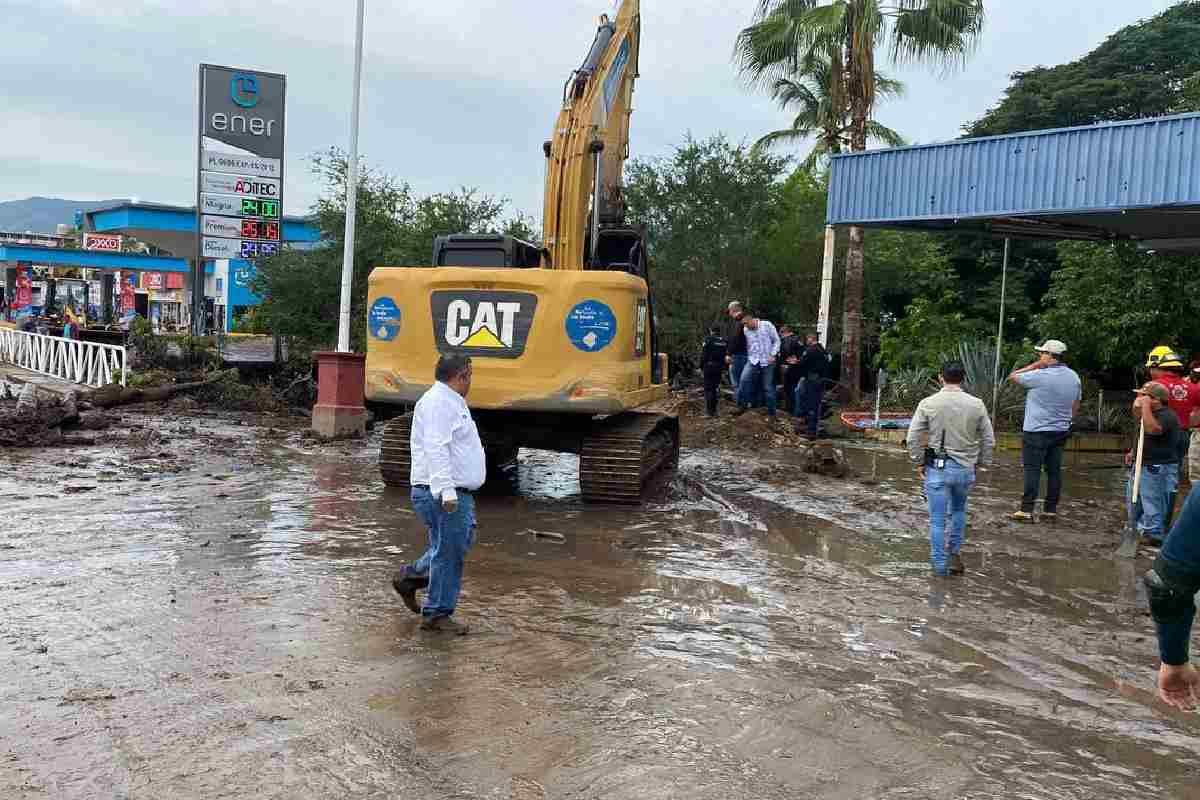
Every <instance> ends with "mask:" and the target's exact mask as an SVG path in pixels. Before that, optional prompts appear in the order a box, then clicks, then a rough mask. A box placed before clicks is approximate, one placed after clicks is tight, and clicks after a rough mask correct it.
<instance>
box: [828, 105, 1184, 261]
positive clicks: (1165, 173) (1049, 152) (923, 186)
mask: <svg viewBox="0 0 1200 800" xmlns="http://www.w3.org/2000/svg"><path fill="white" fill-rule="evenodd" d="M827 222H828V224H829V225H833V226H845V225H855V226H862V227H884V228H901V229H911V230H943V231H962V232H983V233H991V234H994V235H997V236H1016V237H1026V238H1038V239H1081V240H1092V241H1106V240H1115V239H1124V240H1133V241H1136V242H1138V243H1139V244H1140V245H1141V246H1142V247H1143V248H1145V249H1152V250H1161V251H1169V250H1170V251H1196V252H1200V227H1198V225H1200V114H1185V115H1179V116H1171V117H1157V118H1152V119H1144V120H1135V121H1131V122H1117V123H1107V124H1101V125H1091V126H1086V127H1079V128H1062V129H1057V130H1047V131H1033V132H1029V133H1015V134H1008V135H1004V136H991V137H986V138H981V139H963V140H959V141H954V142H946V143H943V144H930V145H917V146H914V147H901V148H895V149H890V150H872V151H868V152H865V153H853V154H842V155H836V156H834V157H833V160H832V164H831V167H830V177H829V205H828V212H827Z"/></svg>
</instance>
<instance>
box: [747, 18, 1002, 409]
mask: <svg viewBox="0 0 1200 800" xmlns="http://www.w3.org/2000/svg"><path fill="white" fill-rule="evenodd" d="M983 16H984V14H983V0H897V2H894V3H893V2H890V0H759V4H758V9H757V13H756V17H755V22H754V23H753V24H752V25H750V26H749V27H748V28H746V29H744V30H743V31H742V32H741V33H740V34H738V38H737V49H736V58H737V62H738V66H739V67H740V69H741V72H742V74H743V75H744V76H745V77H747V78H748V79H749V80H751V81H752V82H754V83H760V82H771V81H775V80H778V79H779V78H786V77H788V76H789V75H790V74H792V73H794V72H796V70H797V69H798V68H800V67H801V65H803V64H805V63H807V62H811V61H812V60H814V59H817V58H822V57H823V58H827V59H828V60H829V63H830V67H831V72H832V75H831V79H830V82H829V83H830V86H831V94H832V100H833V102H834V104H835V105H840V104H842V103H844V104H845V105H846V106H847V107H848V108H849V118H850V130H849V140H850V150H851V151H855V152H857V151H861V150H866V148H867V138H868V123H869V122H870V120H871V114H872V111H873V109H874V107H875V103H876V101H877V100H878V97H879V95H878V87H877V85H876V75H877V72H876V69H875V64H876V60H877V57H878V51H879V50H881V49H884V48H886V49H887V51H888V53H889V54H890V57H891V59H892V60H893V61H894V62H899V63H904V62H917V63H931V64H935V65H939V66H943V67H949V66H952V65H955V64H957V63H960V62H962V61H963V60H964V59H965V57H966V55H967V53H968V52H969V51H970V49H971V47H972V46H973V44H974V43H975V41H976V40H977V38H978V36H979V34H980V32H981V31H982V28H983ZM849 239H850V242H849V247H848V249H847V252H846V276H845V297H844V300H843V331H842V380H843V382H844V383H845V384H846V385H847V386H848V387H849V389H850V394H851V399H852V400H853V401H857V400H858V399H859V386H860V380H861V365H860V360H859V356H860V351H861V348H862V341H861V338H862V337H861V334H862V312H863V230H862V229H861V228H851V229H850V236H849Z"/></svg>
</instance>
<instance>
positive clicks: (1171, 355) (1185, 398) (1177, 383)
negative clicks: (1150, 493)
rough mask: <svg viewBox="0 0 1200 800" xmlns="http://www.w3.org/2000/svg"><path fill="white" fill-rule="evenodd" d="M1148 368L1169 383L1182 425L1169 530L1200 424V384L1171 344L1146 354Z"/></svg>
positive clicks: (1153, 377)
mask: <svg viewBox="0 0 1200 800" xmlns="http://www.w3.org/2000/svg"><path fill="white" fill-rule="evenodd" d="M1146 369H1148V370H1149V371H1150V380H1152V381H1154V382H1155V383H1159V384H1162V385H1163V386H1165V387H1166V389H1167V394H1168V395H1169V397H1168V399H1167V405H1168V406H1169V407H1170V409H1171V410H1172V411H1174V412H1175V416H1176V417H1177V418H1178V419H1179V427H1180V434H1179V437H1178V442H1177V446H1178V450H1179V468H1178V470H1177V471H1176V473H1175V476H1174V479H1173V481H1172V483H1171V486H1170V497H1169V498H1168V502H1167V511H1166V526H1165V527H1164V529H1163V530H1164V533H1165V531H1166V529H1167V528H1169V527H1170V525H1171V520H1172V518H1173V517H1174V516H1175V514H1174V512H1175V497H1176V495H1177V494H1178V492H1179V478H1180V476H1181V475H1183V473H1184V467H1185V466H1186V464H1187V456H1188V450H1189V449H1190V445H1191V436H1190V433H1189V430H1190V429H1191V428H1194V427H1197V426H1200V384H1195V383H1191V382H1190V381H1188V380H1187V379H1186V378H1185V377H1184V372H1185V371H1186V370H1185V368H1184V366H1183V359H1182V358H1180V357H1179V355H1178V354H1177V353H1176V352H1175V350H1174V349H1173V348H1171V347H1168V346H1167V345H1159V346H1158V347H1156V348H1154V349H1153V350H1151V351H1150V355H1148V356H1147V357H1146ZM1152 544H1157V542H1152Z"/></svg>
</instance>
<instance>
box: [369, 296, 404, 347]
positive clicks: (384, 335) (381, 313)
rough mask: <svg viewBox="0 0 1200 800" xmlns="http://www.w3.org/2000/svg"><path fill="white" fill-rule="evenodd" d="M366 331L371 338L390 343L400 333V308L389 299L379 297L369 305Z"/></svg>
mask: <svg viewBox="0 0 1200 800" xmlns="http://www.w3.org/2000/svg"><path fill="white" fill-rule="evenodd" d="M367 329H368V330H369V331H370V333H371V336H373V337H375V338H376V339H382V340H383V341H385V342H390V341H391V340H392V339H395V338H396V336H398V335H399V333H400V308H399V307H398V306H397V305H396V301H395V300H393V299H392V298H390V297H381V298H379V299H378V300H376V301H375V302H374V303H372V304H371V310H370V312H369V313H368V314H367Z"/></svg>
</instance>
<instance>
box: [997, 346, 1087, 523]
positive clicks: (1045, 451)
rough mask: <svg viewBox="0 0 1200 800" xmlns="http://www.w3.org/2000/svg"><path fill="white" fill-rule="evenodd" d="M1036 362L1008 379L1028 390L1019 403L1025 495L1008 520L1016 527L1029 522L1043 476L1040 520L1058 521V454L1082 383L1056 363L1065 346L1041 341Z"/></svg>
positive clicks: (1064, 440) (1076, 406) (1059, 468)
mask: <svg viewBox="0 0 1200 800" xmlns="http://www.w3.org/2000/svg"><path fill="white" fill-rule="evenodd" d="M1034 350H1036V351H1037V353H1038V360H1037V361H1035V362H1033V363H1032V364H1030V365H1029V366H1027V367H1022V368H1021V369H1018V370H1016V371H1015V372H1013V374H1011V375H1009V376H1008V379H1009V380H1010V381H1012V382H1013V383H1015V384H1017V385H1018V386H1021V387H1024V388H1025V389H1028V390H1029V394H1028V396H1027V397H1026V398H1025V425H1024V427H1023V431H1024V432H1023V435H1022V437H1021V445H1022V446H1021V461H1022V462H1023V463H1024V465H1025V491H1024V492H1023V494H1022V495H1021V508H1020V510H1019V511H1017V512H1015V513H1014V514H1013V515H1012V516H1013V519H1015V520H1017V521H1019V522H1031V521H1033V510H1034V507H1035V506H1036V505H1037V499H1038V492H1039V489H1040V488H1041V483H1042V472H1043V471H1045V473H1046V502H1045V505H1044V506H1043V508H1042V519H1043V520H1045V521H1047V522H1053V521H1054V520H1056V519H1057V518H1058V501H1059V498H1060V497H1061V495H1062V460H1063V448H1064V446H1065V445H1066V443H1067V439H1068V437H1070V435H1071V421H1072V420H1073V419H1074V418H1075V415H1076V414H1077V413H1078V412H1079V400H1080V398H1081V397H1082V383H1081V382H1080V380H1079V375H1077V374H1076V373H1075V370H1073V369H1071V368H1070V367H1068V366H1067V365H1066V364H1064V363H1063V362H1062V357H1063V354H1064V353H1066V352H1067V346H1066V345H1065V344H1063V343H1062V342H1060V341H1059V340H1057V339H1047V340H1046V341H1045V342H1044V343H1043V344H1041V345H1040V346H1038V347H1035V348H1034Z"/></svg>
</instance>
